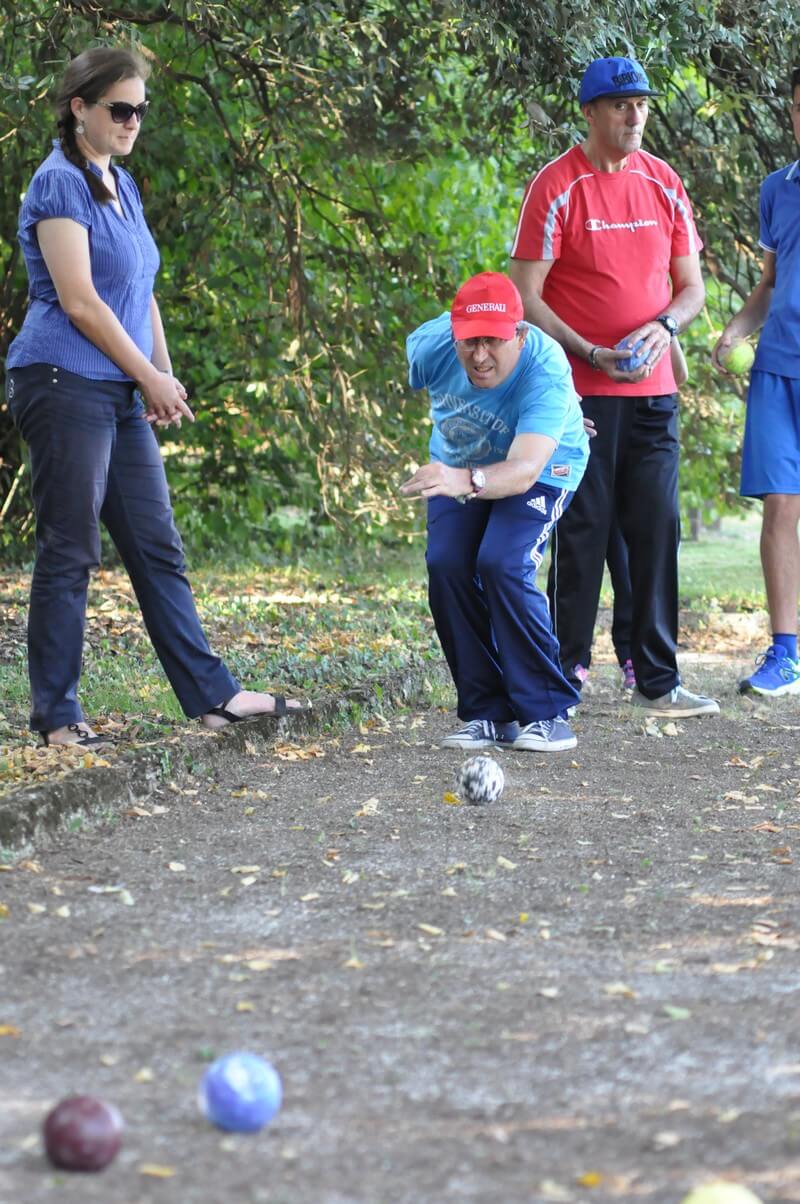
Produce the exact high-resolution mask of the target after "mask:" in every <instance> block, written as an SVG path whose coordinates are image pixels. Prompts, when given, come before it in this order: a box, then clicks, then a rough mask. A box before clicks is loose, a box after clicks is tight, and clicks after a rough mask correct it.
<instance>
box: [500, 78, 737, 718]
mask: <svg viewBox="0 0 800 1204" xmlns="http://www.w3.org/2000/svg"><path fill="white" fill-rule="evenodd" d="M653 95H655V93H654V91H653V89H652V88H651V87H650V84H649V81H648V79H647V76H646V74H645V72H644V71H643V69H642V67H641V66H640V65H639V64H638V63H637V62H635V61H634V60H632V59H624V58H605V59H597V60H596V61H595V62H593V63H591V64H590V66H589V67H588V68H587V70H586V72H585V74H584V76H583V79H582V81H581V89H580V97H579V101H580V105H581V110H582V112H583V115H584V118H585V119H586V122H587V124H588V127H589V132H588V136H587V138H586V140H585V142H583V143H581V144H580V145H578V146H574V147H572V148H571V149H570V150H568V151H567V152H566V153H565V154H563V155H560V156H559V157H558V158H557V159H554V160H553V161H552V162H551V163H548V164H546V165H545V166H544V167H543V168H542V169H541V171H539V172H538V174H537V175H536V176H534V178H533V179H532V180H531V182H530V183H529V184H528V187H527V189H526V191H525V196H524V198H523V201H522V207H521V210H520V215H519V222H518V225H517V231H516V236H515V238H514V245H513V247H512V251H511V267H510V270H509V275H510V276H511V277H512V279H513V280H514V282H515V283H516V285H517V287H518V288H519V290H520V292H521V294H522V297H523V301H524V303H525V317H526V318H527V319H528V321H529V322H532V323H534V324H535V325H536V326H539V327H540V328H541V329H542V330H544V331H546V332H547V334H549V335H551V336H552V337H553V338H555V339H557V340H558V342H559V343H561V345H562V346H563V347H564V349H565V351H566V352H567V357H568V359H569V361H570V364H571V365H572V371H573V377H574V380H575V388H576V389H577V391H578V393H579V394H580V395H581V396H582V399H583V401H582V405H583V411H584V415H585V416H586V417H587V418H591V419H592V420H593V421H594V423H595V426H596V427H597V437H596V438H595V439H594V440H593V441H592V450H591V455H590V457H589V466H588V468H587V471H586V475H585V476H584V479H583V482H582V483H581V485H580V488H579V489H578V490H577V492H576V495H575V498H574V500H573V502H572V505H571V507H570V509H569V510H568V511H567V512H566V513H565V515H564V517H563V518H562V520H561V522H560V524H559V527H558V531H557V536H556V541H555V544H554V548H553V562H552V566H551V575H550V582H549V593H550V603H551V609H552V612H553V617H554V622H555V626H556V632H557V635H558V639H559V642H560V644H561V658H562V664H563V666H564V669H565V672H566V674H567V676H568V677H569V678H570V680H572V681H573V682H574V684H575V685H576V686H578V688H580V684H581V679H582V677H583V676H585V673H584V674H582V673H581V672H578V673H576V668H577V669H578V670H580V669H581V667H585V666H588V663H589V658H590V656H591V646H592V636H593V633H594V625H595V620H596V617H597V606H598V602H599V598H600V587H601V585H602V580H603V563H604V558H605V552H606V548H607V546H608V533H609V528H610V525H611V521H612V515H613V514H614V513H615V512H616V513H617V515H618V517H619V521H620V525H621V527H622V530H623V534H624V536H625V540H626V542H627V544H628V549H629V555H630V569H631V586H632V591H633V622H632V632H631V659H632V660H633V668H634V672H635V675H636V682H637V689H636V690H635V691H634V694H633V701H634V702H635V703H637V704H638V705H639V706H641V707H643V708H644V709H645V710H646V711H647V712H648V713H650V714H651V715H664V716H671V717H687V716H689V715H705V714H718V712H719V707H718V705H717V703H716V702H715V701H714V700H713V699H711V698H705V697H703V696H702V695H697V694H692V693H690V691H688V690H687V689H685V688H684V687H683V686H682V685H681V680H680V675H679V673H678V666H677V661H676V657H675V648H676V643H677V636H678V543H679V539H680V516H679V508H678V399H677V394H676V386H675V377H674V375H673V371H672V365H671V357H670V354H669V350H670V344H671V342H672V340H673V339H674V338H675V336H676V334H677V333H678V331H679V330H681V329H682V328H683V327H685V326H687V325H688V324H689V323H690V322H691V321H692V319H693V318H694V317H695V315H696V314H697V313H698V312H699V310H700V308H701V306H702V304H703V301H704V298H705V289H704V286H703V279H702V276H701V273H700V261H699V251H700V248H701V247H702V243H701V241H700V238H699V236H698V233H697V230H696V229H695V225H694V219H693V217H692V208H691V205H690V203H689V198H688V196H687V195H686V191H685V189H684V187H683V184H682V183H681V180H680V178H679V177H678V176H677V175H676V173H675V172H674V171H673V170H672V168H671V167H670V166H669V165H668V164H667V163H665V162H664V161H663V160H662V159H657V158H656V157H655V156H654V155H651V154H649V153H648V152H646V151H643V150H641V149H640V147H641V142H642V134H643V132H644V127H645V123H646V121H647V116H648V98H649V97H650V96H653ZM620 344H622V346H620Z"/></svg>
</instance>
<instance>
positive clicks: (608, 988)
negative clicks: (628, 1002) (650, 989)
mask: <svg viewBox="0 0 800 1204" xmlns="http://www.w3.org/2000/svg"><path fill="white" fill-rule="evenodd" d="M603 991H604V992H605V994H606V995H612V996H616V995H620V996H622V997H623V998H624V999H636V992H635V991H634V990H633V989H632V988H631V987H629V986H628V984H627V983H626V982H609V983H606V985H605V986H604V987H603Z"/></svg>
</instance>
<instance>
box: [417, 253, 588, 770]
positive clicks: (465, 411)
mask: <svg viewBox="0 0 800 1204" xmlns="http://www.w3.org/2000/svg"><path fill="white" fill-rule="evenodd" d="M407 352H408V362H409V367H410V377H409V379H410V383H411V387H412V388H413V389H422V388H425V389H427V390H428V392H429V394H430V399H431V418H432V421H433V433H432V435H431V440H430V457H431V459H430V463H428V464H423V465H422V467H421V468H418V469H417V471H416V472H415V473H414V474H413V475H412V476H411V477H410V478H409V479H408V480H407V481H406V482H405V483H404V484H403V485H402V486H401V489H400V492H401V493H403V494H404V495H406V496H411V495H413V494H417V495H419V496H420V497H423V498H425V499H426V500H427V502H428V544H427V552H426V561H427V566H428V578H429V591H428V597H429V602H430V607H431V613H432V615H433V620H434V623H435V625H436V631H437V634H438V636H439V640H440V643H441V645H442V650H443V652H444V654H445V657H446V659H447V663H448V665H449V667H450V672H451V673H452V675H453V681H454V682H455V686H456V690H457V694H458V716H459V718H460V719H461V721H462V724H463V726H462V727H461V728H460V729H459V730H458V731H456V732H453V733H452V734H451V735H449V736H447V737H446V738H445V739H444V741H443V742H442V743H443V746H444V747H447V748H467V749H469V748H471V749H480V748H490V747H500V746H506V747H509V746H510V747H513V748H515V749H523V750H531V751H536V752H560V751H562V750H564V749H568V748H574V747H575V744H576V743H577V741H576V739H575V736H574V734H573V732H572V730H571V728H570V726H569V723H568V722H567V719H566V713H567V710H568V708H569V707H571V706H574V704H575V703H576V702H577V701H578V698H579V695H578V692H577V690H575V688H574V687H573V686H572V685H571V684H570V683H569V682H568V681H567V679H566V678H565V677H564V674H563V673H562V671H561V666H560V664H559V659H558V642H557V640H556V638H555V635H554V634H553V628H552V624H551V622H550V612H549V609H548V605H547V599H546V597H545V596H544V594H543V593H542V592H541V590H539V588H538V587H537V585H536V581H535V578H536V570H537V569H538V567H539V565H540V564H541V562H542V557H543V556H544V551H545V547H546V545H547V540H548V537H549V535H550V532H551V531H552V529H553V527H554V526H555V524H556V522H557V520H558V518H559V517H560V515H561V514H563V512H564V510H565V509H566V507H567V506H568V505H569V502H570V501H571V499H572V496H573V494H574V492H575V489H576V488H577V486H578V483H579V481H580V479H581V477H582V476H583V471H584V468H585V467H586V461H587V458H588V439H587V436H586V433H585V431H584V427H583V418H582V414H581V410H580V406H579V404H578V398H577V395H576V393H575V389H574V388H573V385H572V374H571V372H570V368H569V364H568V363H567V358H566V356H565V355H564V352H563V351H562V350H561V348H560V347H559V346H558V344H557V343H556V342H555V341H554V340H553V339H551V338H550V337H549V336H548V335H546V334H544V333H543V332H542V331H541V330H538V329H536V328H535V327H529V326H528V325H527V323H526V322H524V321H523V308H522V298H521V297H520V295H519V292H518V290H517V288H516V286H515V285H514V284H513V283H512V281H511V280H509V278H508V277H507V276H504V275H502V274H501V273H499V272H482V273H481V274H480V275H478V276H473V277H472V278H471V279H470V280H468V281H467V282H466V284H464V285H462V287H461V288H460V289H459V291H458V293H457V294H456V297H455V300H454V302H453V306H452V309H451V311H450V312H449V313H443V314H440V315H439V317H437V318H433V319H432V320H431V321H429V322H426V323H425V324H424V325H423V326H420V327H419V329H418V330H415V331H414V332H413V334H411V335H410V336H409V338H408V341H407Z"/></svg>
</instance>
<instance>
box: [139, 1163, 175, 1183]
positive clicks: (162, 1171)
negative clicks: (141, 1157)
mask: <svg viewBox="0 0 800 1204" xmlns="http://www.w3.org/2000/svg"><path fill="white" fill-rule="evenodd" d="M175 1173H176V1171H175V1167H174V1166H159V1165H158V1163H156V1162H143V1163H142V1165H141V1166H140V1167H139V1174H140V1175H147V1176H149V1178H151V1179H171V1178H172V1177H173V1175H174V1174H175Z"/></svg>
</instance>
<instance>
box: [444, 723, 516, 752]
mask: <svg viewBox="0 0 800 1204" xmlns="http://www.w3.org/2000/svg"><path fill="white" fill-rule="evenodd" d="M518 734H519V724H518V723H516V722H514V721H513V720H512V721H511V722H510V723H498V722H493V721H492V720H491V719H470V721H469V723H465V724H464V726H463V727H462V728H459V730H458V731H457V732H451V734H450V735H449V736H445V738H444V739H443V740H442V741H441V743H440V744H439V747H440V748H511V746H512V745H513V743H514V741H515V740H516V738H517V735H518Z"/></svg>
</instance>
